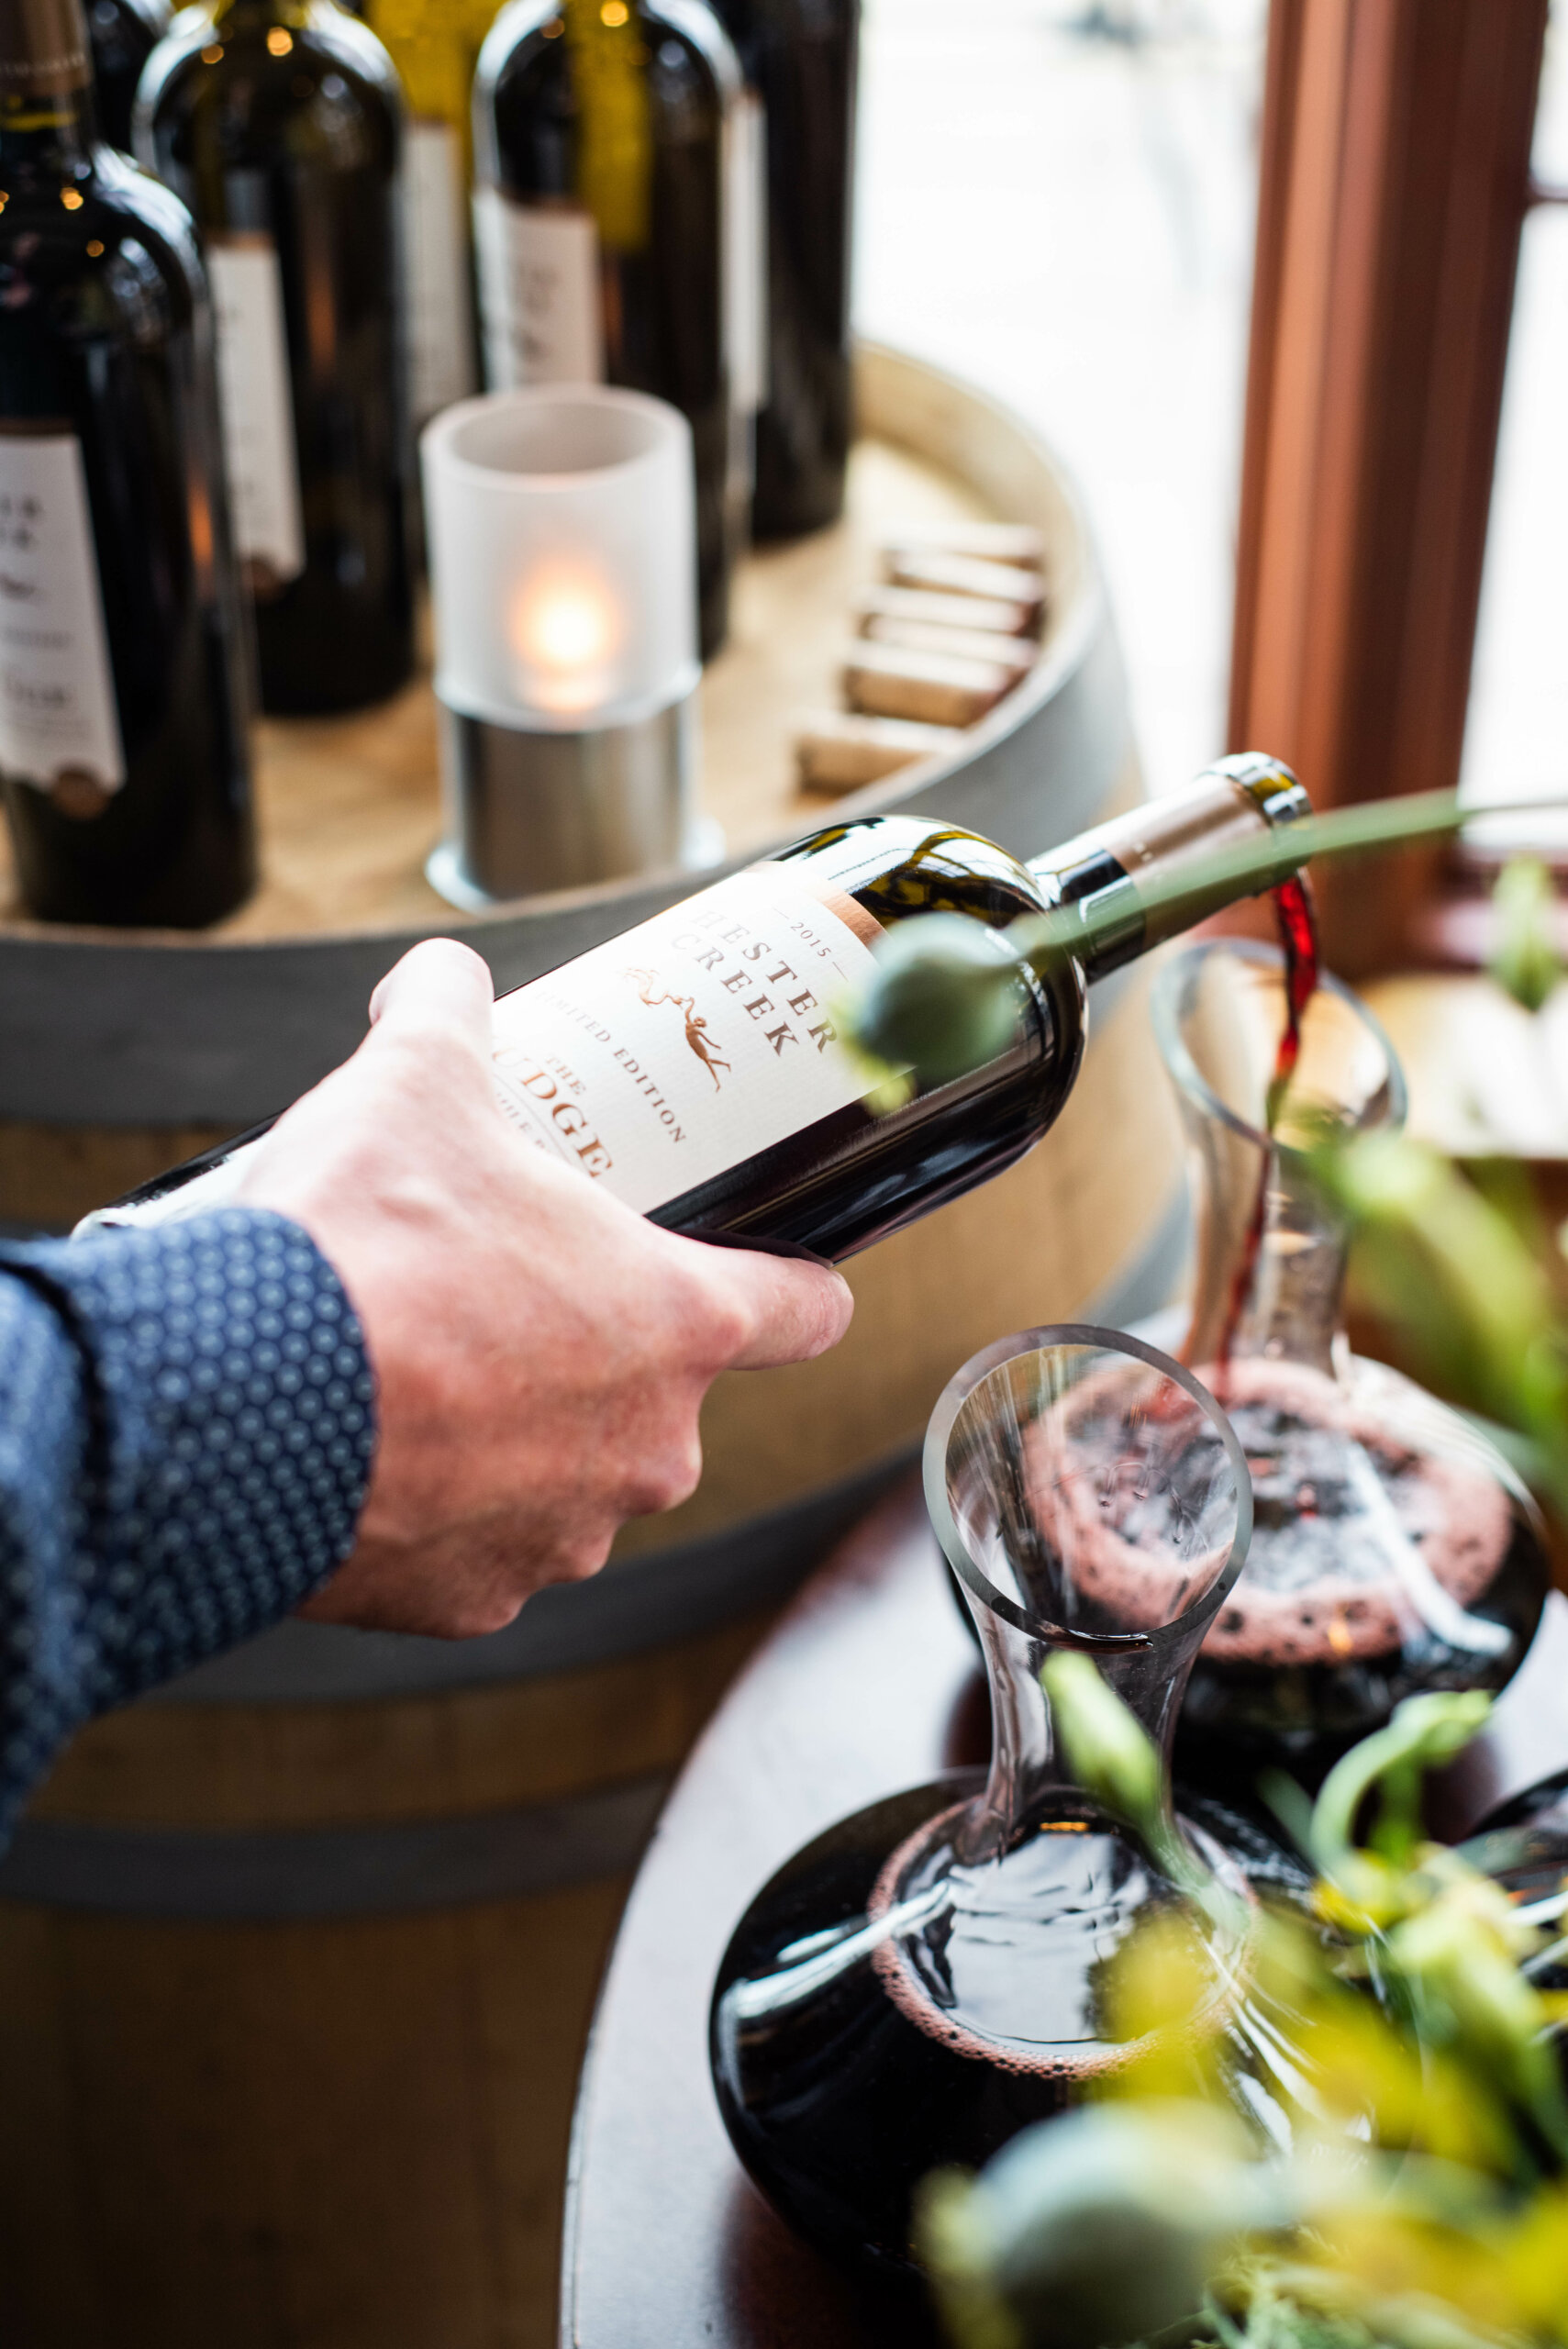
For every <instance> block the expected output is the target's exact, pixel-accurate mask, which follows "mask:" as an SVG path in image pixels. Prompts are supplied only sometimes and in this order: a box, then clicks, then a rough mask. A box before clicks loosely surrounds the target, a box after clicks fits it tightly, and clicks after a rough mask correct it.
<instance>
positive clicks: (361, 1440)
mask: <svg viewBox="0 0 1568 2349" xmlns="http://www.w3.org/2000/svg"><path fill="white" fill-rule="evenodd" d="M374 1449H375V1392H374V1385H373V1378H372V1375H371V1369H370V1364H369V1360H368V1357H367V1355H366V1352H365V1344H364V1339H363V1337H362V1335H361V1330H360V1325H359V1323H358V1321H357V1319H355V1316H354V1312H353V1309H352V1308H351V1306H350V1303H349V1300H348V1297H347V1296H346V1295H345V1293H344V1290H343V1287H342V1284H341V1283H340V1282H339V1278H338V1276H337V1275H336V1273H334V1271H333V1270H332V1267H331V1265H330V1264H328V1262H327V1260H326V1258H325V1257H324V1256H323V1255H322V1254H321V1252H320V1251H319V1250H318V1249H317V1246H316V1244H315V1242H314V1241H312V1240H311V1239H310V1238H309V1237H308V1235H307V1234H306V1232H304V1231H302V1230H300V1228H299V1226H298V1225H297V1224H294V1223H290V1222H288V1221H286V1220H285V1219H284V1217H282V1216H278V1215H272V1214H271V1213H268V1212H266V1211H265V1210H262V1209H260V1208H223V1209H221V1210H219V1211H217V1213H212V1214H207V1215H201V1216H195V1217H192V1218H191V1219H190V1220H189V1221H187V1222H183V1223H171V1224H165V1225H161V1226H159V1227H157V1228H156V1229H153V1230H124V1231H108V1232H103V1233H99V1234H95V1236H93V1237H91V1238H89V1239H85V1240H81V1241H34V1242H28V1243H25V1244H24V1243H13V1242H6V1241H0V1844H3V1843H4V1842H5V1840H6V1836H7V1835H8V1834H9V1831H10V1829H11V1826H12V1824H13V1822H14V1820H15V1818H16V1814H17V1809H18V1808H19V1807H20V1804H21V1802H22V1799H23V1798H24V1796H25V1795H26V1793H27V1791H28V1787H30V1786H32V1785H33V1784H34V1782H35V1781H36V1780H37V1779H38V1778H39V1776H41V1775H42V1773H43V1772H44V1771H45V1770H46V1769H47V1768H48V1766H49V1764H50V1759H51V1757H52V1756H53V1754H54V1753H55V1751H56V1750H57V1748H58V1747H59V1746H60V1744H61V1742H62V1741H63V1740H64V1739H65V1738H66V1737H68V1736H69V1735H70V1733H71V1732H72V1730H74V1729H75V1728H77V1727H78V1726H79V1725H80V1724H81V1723H82V1722H83V1721H84V1720H89V1719H91V1717H92V1716H93V1715H94V1714H95V1713H99V1712H102V1711H104V1710H105V1709H106V1708H107V1707H109V1706H111V1705H115V1704H118V1703H120V1702H121V1701H123V1700H124V1699H125V1698H128V1697H134V1696H136V1695H137V1694H138V1693H139V1691H140V1690H142V1689H144V1688H149V1687H152V1686H153V1684H154V1683H155V1682H158V1681H160V1680H165V1679H167V1678H169V1677H170V1676H171V1675H172V1674H174V1673H177V1672H183V1671H184V1670H186V1669H187V1667H188V1666H190V1665H192V1664H198V1663H200V1662H201V1660H202V1659H203V1658H204V1657H205V1656H209V1655H212V1654H214V1653H217V1651H218V1650H219V1649H221V1648H226V1647H229V1646H232V1645H233V1644H234V1642H236V1641H239V1640H244V1639H249V1638H250V1636H251V1634H252V1633H254V1632H257V1631H262V1630H264V1629H265V1627H266V1626H267V1625H268V1624H269V1623H272V1622H275V1621H276V1620H278V1619H279V1618H280V1617H281V1616H284V1615H286V1614H287V1613H289V1612H290V1610H291V1609H294V1608H295V1607H297V1606H298V1604H299V1603H300V1601H301V1600H302V1599H303V1598H306V1597H308V1595H309V1594H310V1592H311V1591H313V1590H315V1589H316V1588H317V1585H318V1584H320V1583H321V1582H323V1581H324V1580H325V1579H326V1577H327V1576H328V1575H329V1574H330V1573H331V1572H332V1569H333V1567H334V1566H336V1565H337V1564H339V1562H340V1561H341V1560H342V1559H343V1558H344V1557H346V1556H347V1554H348V1553H349V1550H350V1547H351V1546H352V1543H353V1539H354V1530H355V1527H356V1525H357V1523H358V1520H359V1513H360V1508H361V1503H362V1502H363V1499H364V1494H365V1487H366V1485H367V1483H368V1482H369V1478H370V1468H371V1460H372V1456H373V1453H374Z"/></svg>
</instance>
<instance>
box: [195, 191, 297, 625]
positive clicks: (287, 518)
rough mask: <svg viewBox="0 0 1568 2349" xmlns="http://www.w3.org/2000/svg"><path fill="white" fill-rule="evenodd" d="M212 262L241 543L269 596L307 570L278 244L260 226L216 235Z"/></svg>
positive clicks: (242, 555) (258, 589)
mask: <svg viewBox="0 0 1568 2349" xmlns="http://www.w3.org/2000/svg"><path fill="white" fill-rule="evenodd" d="M206 265H207V275H208V278H209V279H210V281H211V284H212V301H213V313H214V317H216V319H217V387H218V395H219V401H220V405H221V406H222V410H223V449H224V455H225V456H226V458H227V459H228V492H229V500H230V504H231V506H232V508H233V514H234V536H235V542H236V546H237V549H238V551H239V559H240V562H241V563H242V564H243V565H244V567H245V571H246V573H247V576H248V579H249V582H250V587H251V590H252V592H253V593H254V594H256V595H257V596H266V595H267V594H268V593H269V592H275V591H276V590H277V589H278V588H279V587H284V586H286V585H287V584H288V583H289V581H290V580H291V579H297V578H298V576H299V574H300V573H301V572H302V571H303V570H304V569H305V526H304V522H303V519H302V518H301V513H300V496H299V459H298V454H297V451H296V450H295V437H294V395H293V391H292V388H291V385H290V382H289V363H288V337H287V329H286V328H285V326H284V292H283V277H282V274H281V273H280V271H279V268H278V253H277V247H276V246H275V245H274V244H273V242H272V239H271V237H269V236H266V235H265V234H263V233H261V232H260V231H256V230H252V229H239V230H225V231H221V232H217V233H211V234H209V235H208V237H207V239H206Z"/></svg>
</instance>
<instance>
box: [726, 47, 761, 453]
mask: <svg viewBox="0 0 1568 2349" xmlns="http://www.w3.org/2000/svg"><path fill="white" fill-rule="evenodd" d="M725 142H726V143H725V158H724V161H725V199H726V201H725V222H724V274H725V340H726V342H727V344H728V351H729V395H730V404H731V406H733V407H735V408H736V409H737V410H738V411H739V412H740V414H741V415H742V416H752V415H754V414H755V413H756V411H757V409H758V408H761V407H766V406H767V404H768V119H767V117H766V115H765V114H764V113H763V112H762V99H761V98H760V97H759V96H758V95H757V93H756V91H755V90H751V89H746V90H742V92H741V93H740V98H739V99H738V100H737V102H736V104H735V105H734V106H732V107H731V108H730V111H729V117H728V122H727V123H726V126H725Z"/></svg>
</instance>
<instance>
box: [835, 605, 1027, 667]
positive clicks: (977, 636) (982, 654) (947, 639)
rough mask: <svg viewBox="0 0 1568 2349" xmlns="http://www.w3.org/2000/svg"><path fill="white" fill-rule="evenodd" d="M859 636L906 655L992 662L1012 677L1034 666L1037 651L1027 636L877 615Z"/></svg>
mask: <svg viewBox="0 0 1568 2349" xmlns="http://www.w3.org/2000/svg"><path fill="white" fill-rule="evenodd" d="M955 601H958V602H962V597H957V598H955ZM861 634H862V636H869V637H870V639H871V640H872V642H873V644H901V645H903V646H904V648H905V650H906V651H909V652H956V653H957V654H958V655H959V656H960V658H961V659H962V660H965V661H995V662H1000V664H1001V666H1002V667H1003V668H1004V669H1010V670H1011V671H1012V673H1013V674H1014V676H1015V677H1021V676H1022V675H1023V674H1024V673H1025V672H1026V670H1029V669H1032V668H1033V667H1034V664H1035V661H1036V659H1037V657H1038V650H1039V648H1038V647H1037V646H1035V645H1034V644H1032V643H1031V642H1030V641H1029V639H1028V637H1018V636H999V635H998V634H997V633H996V631H995V629H984V628H946V627H940V628H933V627H932V625H931V623H930V622H929V620H897V619H888V618H885V617H884V615H883V614H882V613H880V612H877V613H873V614H872V615H871V616H870V617H868V618H867V619H866V620H865V621H864V622H863V623H862V628H861Z"/></svg>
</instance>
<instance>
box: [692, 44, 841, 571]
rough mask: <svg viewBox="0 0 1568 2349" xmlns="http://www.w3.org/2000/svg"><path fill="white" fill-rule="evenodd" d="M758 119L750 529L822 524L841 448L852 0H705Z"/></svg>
mask: <svg viewBox="0 0 1568 2349" xmlns="http://www.w3.org/2000/svg"><path fill="white" fill-rule="evenodd" d="M715 6H717V10H718V13H719V15H720V17H722V18H723V20H724V24H725V28H726V29H727V30H728V34H729V37H730V39H732V40H733V41H734V43H735V47H736V50H737V52H738V54H739V56H740V67H741V71H742V72H743V73H744V74H745V77H746V86H747V92H748V95H749V96H750V98H751V104H752V106H755V107H756V108H757V109H758V111H759V113H760V116H761V122H762V136H763V139H764V142H765V147H764V151H765V155H766V165H765V172H764V180H765V184H766V189H767V235H766V247H765V250H766V297H767V298H766V329H765V342H764V356H763V364H762V405H761V407H760V409H759V412H758V416H757V432H756V487H755V489H754V491H753V493H752V501H751V527H752V529H753V531H754V532H755V534H756V536H757V537H758V538H760V539H772V538H787V537H791V536H793V535H795V533H797V532H799V531H803V530H816V529H821V528H822V527H823V526H824V525H825V524H826V523H828V522H831V521H834V520H836V518H838V516H839V515H840V513H841V512H842V510H843V504H844V468H845V465H846V462H847V461H848V458H849V453H850V432H851V381H850V253H851V242H852V235H853V226H852V206H853V195H854V168H855V167H854V137H855V81H856V69H857V64H858V58H859V48H860V0H715Z"/></svg>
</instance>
